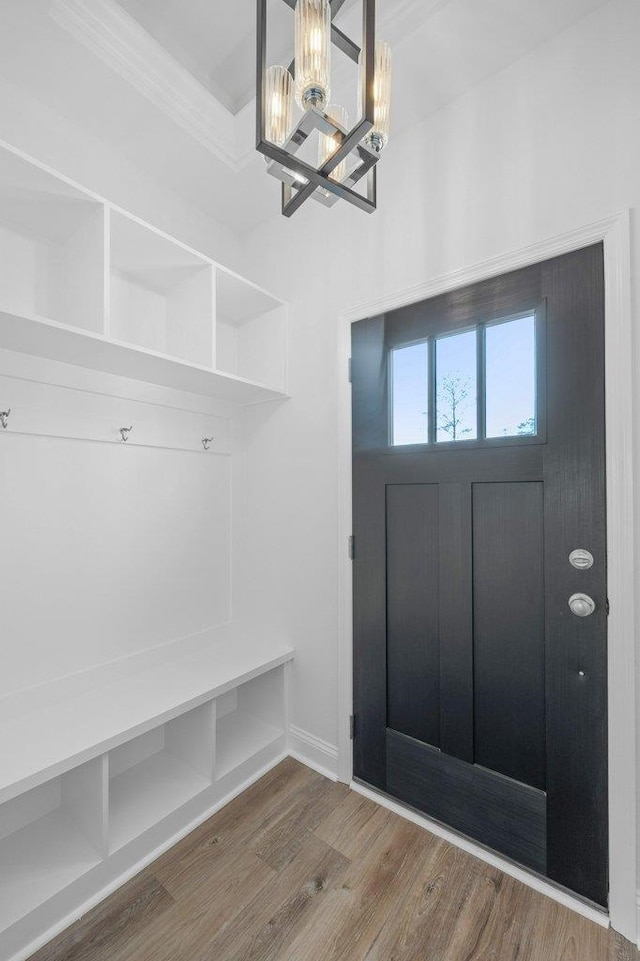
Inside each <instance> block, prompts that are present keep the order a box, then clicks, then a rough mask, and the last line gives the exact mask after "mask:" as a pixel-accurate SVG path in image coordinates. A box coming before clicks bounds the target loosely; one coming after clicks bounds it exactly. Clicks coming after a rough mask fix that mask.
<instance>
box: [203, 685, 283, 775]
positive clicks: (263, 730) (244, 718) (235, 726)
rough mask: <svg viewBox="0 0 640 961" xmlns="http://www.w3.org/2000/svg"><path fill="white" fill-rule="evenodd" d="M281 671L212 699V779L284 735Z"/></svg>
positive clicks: (225, 773) (227, 772)
mask: <svg viewBox="0 0 640 961" xmlns="http://www.w3.org/2000/svg"><path fill="white" fill-rule="evenodd" d="M283 712H284V671H283V669H282V668H277V669H276V670H274V671H269V672H268V673H267V674H262V675H261V676H260V677H257V678H255V679H254V680H252V681H247V682H246V683H245V684H241V685H240V686H239V687H237V688H235V689H234V690H232V691H229V692H228V693H227V694H224V695H222V696H221V697H219V698H217V700H216V765H215V768H216V780H220V779H221V778H223V777H226V775H227V774H230V773H231V772H232V771H234V770H235V769H236V768H237V767H239V766H240V765H241V764H243V763H244V762H245V761H248V760H249V759H250V758H252V757H254V755H256V754H258V753H259V752H260V751H262V750H263V749H264V748H266V747H268V746H269V745H270V744H273V743H274V742H276V741H278V739H279V738H282V737H283V736H284V713H283Z"/></svg>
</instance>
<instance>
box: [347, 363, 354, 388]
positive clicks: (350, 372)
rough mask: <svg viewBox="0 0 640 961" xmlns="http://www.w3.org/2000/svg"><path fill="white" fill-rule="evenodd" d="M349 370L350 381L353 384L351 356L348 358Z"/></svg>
mask: <svg viewBox="0 0 640 961" xmlns="http://www.w3.org/2000/svg"><path fill="white" fill-rule="evenodd" d="M348 370H349V383H350V384H351V383H353V381H352V373H353V365H352V363H351V358H349V360H348Z"/></svg>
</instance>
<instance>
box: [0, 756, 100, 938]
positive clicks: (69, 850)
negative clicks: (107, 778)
mask: <svg viewBox="0 0 640 961" xmlns="http://www.w3.org/2000/svg"><path fill="white" fill-rule="evenodd" d="M103 812H104V805H103V781H102V759H101V758H98V759H96V760H95V761H89V762H88V763H87V764H83V765H81V766H80V767H77V768H75V769H74V770H72V771H69V772H68V773H67V774H64V775H62V776H60V777H57V778H54V779H53V780H51V781H47V782H46V784H42V785H40V786H39V787H37V788H33V789H32V790H31V791H27V792H26V794H21V795H20V796H19V797H17V798H14V799H13V800H11V801H6V802H5V803H4V804H3V805H1V806H0V931H3V930H5V929H6V928H8V927H10V926H11V925H12V924H14V923H15V922H16V921H19V920H20V919H21V918H23V917H25V916H26V915H27V914H29V913H30V912H31V911H33V910H34V909H35V908H37V907H39V906H40V905H42V904H44V903H45V902H46V901H48V900H49V899H50V898H52V897H54V896H55V895H56V894H58V893H59V892H61V891H63V890H64V889H65V888H66V887H68V886H69V885H70V884H73V882H74V881H77V880H78V879H79V878H81V877H82V876H83V875H84V874H86V873H87V872H88V871H90V870H91V869H92V868H94V867H96V866H97V865H98V864H99V863H100V861H101V860H102V858H103V854H104V813H103Z"/></svg>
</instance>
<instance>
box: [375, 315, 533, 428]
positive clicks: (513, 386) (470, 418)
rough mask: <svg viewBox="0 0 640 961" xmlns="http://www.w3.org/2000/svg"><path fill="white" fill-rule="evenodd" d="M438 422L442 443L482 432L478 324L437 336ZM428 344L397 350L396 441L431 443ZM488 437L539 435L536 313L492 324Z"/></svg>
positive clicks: (488, 346)
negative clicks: (478, 424) (449, 334)
mask: <svg viewBox="0 0 640 961" xmlns="http://www.w3.org/2000/svg"><path fill="white" fill-rule="evenodd" d="M435 350H436V396H437V405H436V425H437V435H436V436H437V440H438V441H439V442H443V441H445V442H446V441H452V440H472V439H474V438H475V437H476V435H477V400H476V394H477V361H476V356H477V355H476V351H477V335H476V330H475V328H474V329H473V330H470V331H464V332H463V333H460V334H453V335H451V336H447V337H441V338H438V339H437V340H436V344H435ZM428 367H429V357H428V346H427V342H426V341H423V342H420V343H417V344H411V345H409V346H408V347H400V348H397V349H395V350H394V351H393V352H392V379H393V443H394V444H395V445H405V444H426V443H427V441H428V402H429V397H428V383H429V377H428ZM486 424H487V434H486V436H487V437H505V436H507V437H510V436H516V435H522V434H535V433H536V336H535V317H534V316H528V317H523V318H519V319H518V320H512V321H507V322H505V323H501V324H493V325H489V326H487V328H486Z"/></svg>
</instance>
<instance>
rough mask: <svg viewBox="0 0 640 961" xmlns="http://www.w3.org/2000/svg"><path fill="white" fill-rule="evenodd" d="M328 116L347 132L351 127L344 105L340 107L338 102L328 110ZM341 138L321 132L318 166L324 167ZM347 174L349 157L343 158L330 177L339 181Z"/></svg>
mask: <svg viewBox="0 0 640 961" xmlns="http://www.w3.org/2000/svg"><path fill="white" fill-rule="evenodd" d="M326 114H327V117H328V118H329V119H330V120H334V121H335V122H336V124H337V125H338V126H339V127H340V128H341V129H342V130H343V132H345V133H346V132H347V131H348V129H349V115H348V113H347V111H346V110H345V108H344V107H340V106H339V105H338V104H335V103H332V104H330V106H329V107H327V110H326ZM340 143H341V139H340V138H339V137H338V136H336V135H335V134H324V133H321V134H320V138H319V141H318V166H319V167H324V165H325V163H326V162H327V160H328V159H329V158H330V157H333V155H334V153H335V152H336V150H337V149H338V148H339V146H340ZM346 175H347V159H346V157H345V159H344V160H341V161H340V163H339V164H338V166H337V167H335V168H334V169H333V170H332V171H331V173H330V174H329V177H330V179H331V180H337V181H338V182H339V183H340V182H342V181H343V180H344V178H345V177H346Z"/></svg>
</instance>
